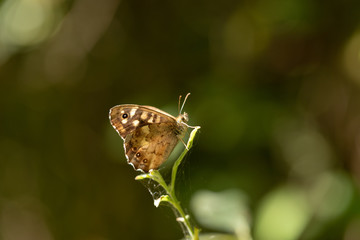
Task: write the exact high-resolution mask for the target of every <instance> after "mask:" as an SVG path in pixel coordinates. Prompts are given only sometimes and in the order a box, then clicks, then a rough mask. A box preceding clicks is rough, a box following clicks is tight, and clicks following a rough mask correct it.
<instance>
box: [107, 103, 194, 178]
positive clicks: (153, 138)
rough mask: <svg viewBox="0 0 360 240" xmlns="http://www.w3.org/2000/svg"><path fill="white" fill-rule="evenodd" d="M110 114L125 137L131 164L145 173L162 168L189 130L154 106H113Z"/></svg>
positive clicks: (118, 130) (125, 145) (126, 151)
mask: <svg viewBox="0 0 360 240" xmlns="http://www.w3.org/2000/svg"><path fill="white" fill-rule="evenodd" d="M124 114H126V115H124ZM109 117H110V122H111V124H112V125H113V127H114V128H115V130H116V131H117V132H118V133H119V135H120V136H121V137H122V138H123V139H124V140H125V141H124V148H125V154H126V157H127V159H128V163H129V164H131V165H133V166H134V168H135V169H136V170H138V169H140V170H142V171H144V172H148V171H149V170H150V169H158V168H159V166H160V165H161V164H162V163H163V162H164V161H166V160H167V158H168V157H169V155H170V153H171V152H172V151H173V149H174V147H175V146H176V144H177V142H178V140H179V138H182V137H184V134H185V132H186V129H187V128H186V125H185V124H183V123H182V122H180V123H178V122H177V121H176V119H175V118H174V117H173V116H171V115H169V114H167V113H166V112H163V111H161V110H159V109H157V108H154V107H150V106H139V105H119V106H115V107H113V108H112V109H110V114H109Z"/></svg>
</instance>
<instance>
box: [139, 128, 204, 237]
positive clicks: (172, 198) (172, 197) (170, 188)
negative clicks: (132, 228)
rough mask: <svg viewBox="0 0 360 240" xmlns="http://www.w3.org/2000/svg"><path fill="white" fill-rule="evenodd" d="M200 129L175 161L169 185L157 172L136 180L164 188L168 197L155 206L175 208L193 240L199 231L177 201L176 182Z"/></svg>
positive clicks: (159, 200) (193, 134) (156, 201)
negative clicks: (164, 203) (167, 205)
mask: <svg viewBox="0 0 360 240" xmlns="http://www.w3.org/2000/svg"><path fill="white" fill-rule="evenodd" d="M199 128H200V127H195V128H194V130H192V132H191V133H190V137H189V140H188V142H187V144H186V148H185V149H184V151H183V152H182V153H181V155H180V156H179V158H178V159H177V160H176V161H175V163H174V166H173V168H172V173H171V182H170V184H169V185H167V184H166V182H165V180H164V178H163V177H162V176H161V174H160V173H159V171H157V170H154V171H150V172H149V173H147V174H142V175H139V176H137V177H136V178H135V179H136V180H141V179H146V178H150V179H152V180H153V181H156V182H157V183H159V184H160V186H162V187H163V188H164V190H165V191H166V194H167V195H163V196H161V197H160V198H159V199H155V200H154V204H155V206H158V205H159V204H160V203H161V202H168V203H170V204H171V205H172V206H173V207H174V208H175V210H176V212H177V213H178V214H179V215H180V217H179V218H177V221H178V222H181V223H183V224H184V225H185V228H186V229H187V232H188V234H189V235H190V237H191V239H192V240H198V239H199V236H198V234H199V230H198V229H197V228H196V227H193V226H192V225H191V223H190V221H189V216H188V215H186V214H185V212H184V210H183V209H182V207H181V205H180V201H179V200H178V199H177V197H176V194H175V182H176V174H177V170H178V167H179V165H180V163H181V161H182V160H183V158H184V157H185V155H186V153H187V152H188V151H189V149H190V148H191V147H192V144H193V140H194V137H195V135H196V132H197V131H198V130H199Z"/></svg>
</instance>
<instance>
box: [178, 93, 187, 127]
mask: <svg viewBox="0 0 360 240" xmlns="http://www.w3.org/2000/svg"><path fill="white" fill-rule="evenodd" d="M189 95H190V93H188V94H186V96H185V99H184V102H183V104H182V106H181V108H180V102H181V95H180V96H179V116H178V117H177V118H176V122H178V123H187V122H188V121H189V116H188V114H187V113H186V112H184V113H183V114H181V111H182V110H183V108H184V105H185V102H186V99H187V98H188V97H189Z"/></svg>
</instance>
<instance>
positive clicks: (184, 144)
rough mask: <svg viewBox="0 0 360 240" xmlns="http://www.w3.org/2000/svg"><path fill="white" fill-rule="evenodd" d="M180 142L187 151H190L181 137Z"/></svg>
mask: <svg viewBox="0 0 360 240" xmlns="http://www.w3.org/2000/svg"><path fill="white" fill-rule="evenodd" d="M179 140H180V141H181V142H182V143H183V144H184V146H185V148H186V150H189V149H188V147H187V145H186V143H185V142H184V140H183V139H182V138H181V137H179Z"/></svg>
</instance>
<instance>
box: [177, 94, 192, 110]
mask: <svg viewBox="0 0 360 240" xmlns="http://www.w3.org/2000/svg"><path fill="white" fill-rule="evenodd" d="M189 95H190V93H188V94H186V96H185V98H184V102H183V104H182V106H181V109H180V112H179V113H181V112H182V110H183V108H184V106H185V102H186V99H187V98H188V96H189ZM180 97H181V96H180ZM179 104H180V101H179Z"/></svg>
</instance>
